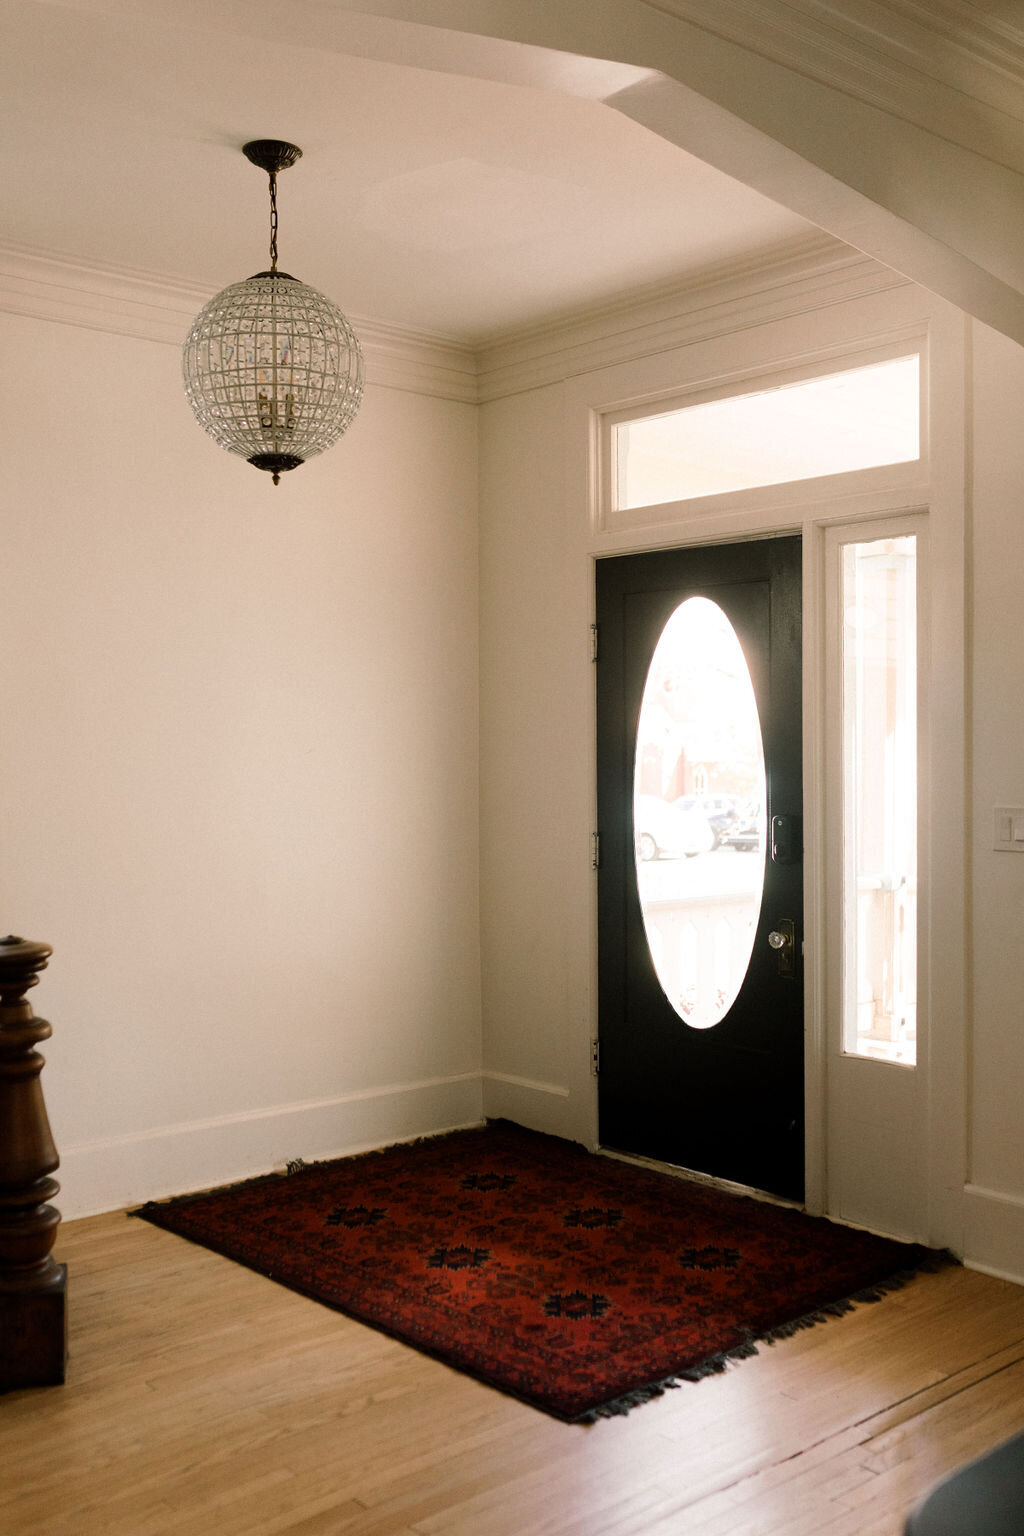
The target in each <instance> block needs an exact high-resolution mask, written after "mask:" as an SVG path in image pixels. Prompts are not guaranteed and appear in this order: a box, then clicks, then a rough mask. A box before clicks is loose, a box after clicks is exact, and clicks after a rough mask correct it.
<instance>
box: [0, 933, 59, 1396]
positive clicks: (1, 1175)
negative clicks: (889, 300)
mask: <svg viewBox="0 0 1024 1536" xmlns="http://www.w3.org/2000/svg"><path fill="white" fill-rule="evenodd" d="M52 953H53V951H52V949H51V948H50V946H49V944H36V943H33V942H32V940H31V939H19V938H16V937H15V936H14V935H13V934H8V935H7V937H6V938H0V1392H9V1391H11V1390H12V1389H13V1388H15V1387H44V1386H51V1385H53V1384H55V1383H57V1382H62V1381H63V1380H64V1367H65V1361H66V1357H67V1324H66V1311H65V1291H66V1286H67V1275H66V1271H65V1268H64V1265H63V1264H58V1263H57V1262H56V1260H55V1259H54V1257H53V1253H52V1249H53V1245H54V1242H55V1240H56V1237H57V1225H58V1223H59V1221H60V1212H59V1211H56V1210H55V1209H54V1208H53V1206H52V1205H50V1204H49V1203H48V1202H49V1201H50V1200H51V1199H52V1197H53V1196H54V1195H55V1194H56V1193H57V1191H58V1189H59V1188H60V1185H59V1184H58V1183H57V1181H56V1179H54V1178H51V1174H52V1173H53V1170H54V1169H55V1168H56V1167H57V1165H58V1163H59V1162H60V1159H59V1158H58V1156H57V1149H56V1147H55V1146H54V1144H53V1137H52V1135H51V1133H50V1122H49V1120H48V1119H47V1115H46V1105H45V1104H44V1103H43V1090H42V1084H41V1083H40V1081H39V1074H40V1072H41V1071H42V1069H43V1058H42V1056H40V1054H39V1052H38V1051H37V1050H36V1049H35V1047H36V1046H37V1045H38V1044H39V1042H40V1041H41V1040H47V1039H49V1037H50V1034H51V1033H52V1031H51V1029H50V1026H49V1024H48V1023H47V1022H46V1020H45V1019H37V1018H36V1016H35V1014H34V1013H33V1011H32V1004H31V1003H29V1002H26V1000H25V993H26V992H27V991H28V990H29V988H30V987H34V986H35V985H36V982H37V981H38V979H39V978H38V975H37V972H39V971H42V970H45V969H46V962H47V960H48V959H49V958H50V955H51V954H52Z"/></svg>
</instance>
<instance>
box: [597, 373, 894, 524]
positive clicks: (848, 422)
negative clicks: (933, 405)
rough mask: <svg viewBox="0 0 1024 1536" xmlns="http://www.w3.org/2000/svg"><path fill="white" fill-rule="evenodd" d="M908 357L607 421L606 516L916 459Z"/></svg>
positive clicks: (719, 394)
mask: <svg viewBox="0 0 1024 1536" xmlns="http://www.w3.org/2000/svg"><path fill="white" fill-rule="evenodd" d="M920 364H921V360H920V356H919V354H918V353H917V352H916V351H915V352H913V353H912V354H909V355H906V356H901V357H889V358H885V359H883V360H881V361H872V362H870V363H865V364H862V365H860V366H858V367H854V368H845V369H843V370H842V371H838V372H837V371H833V372H829V373H818V374H816V375H815V376H814V377H806V376H805V377H802V378H797V379H795V380H794V379H793V378H792V377H790V378H789V379H788V380H786V381H783V382H780V381H778V380H776V381H773V382H772V383H771V384H770V385H768V386H766V387H762V388H759V389H756V390H754V389H750V388H747V389H746V390H745V392H742V393H736V392H734V393H729V394H723V393H722V391H720V390H719V391H717V392H716V395H715V397H714V398H708V397H707V396H706V395H704V396H702V397H701V398H699V399H691V400H690V401H688V402H687V403H686V404H684V405H678V404H675V405H673V407H672V408H671V409H665V408H664V407H663V408H661V409H659V410H658V411H657V412H652V411H651V408H650V406H649V405H648V406H646V407H644V408H643V411H642V412H640V411H630V412H616V413H615V414H614V415H612V416H610V417H608V418H606V419H607V421H608V424H609V427H610V433H609V434H608V439H607V442H606V452H607V455H608V462H607V473H608V482H609V484H608V488H609V491H610V497H611V511H612V512H625V511H630V510H632V509H634V508H638V507H648V506H658V505H663V504H665V503H667V502H679V501H690V500H694V499H696V498H698V497H703V496H717V495H722V494H726V493H729V492H736V491H749V490H753V489H756V488H758V487H761V486H772V485H784V484H788V483H791V482H793V481H799V480H811V479H818V478H820V477H822V476H826V475H839V474H848V473H850V472H852V471H857V470H866V469H875V468H878V467H881V466H884V465H890V464H906V463H911V462H914V461H916V460H918V459H919V458H920V457H921V386H920V372H921V367H920Z"/></svg>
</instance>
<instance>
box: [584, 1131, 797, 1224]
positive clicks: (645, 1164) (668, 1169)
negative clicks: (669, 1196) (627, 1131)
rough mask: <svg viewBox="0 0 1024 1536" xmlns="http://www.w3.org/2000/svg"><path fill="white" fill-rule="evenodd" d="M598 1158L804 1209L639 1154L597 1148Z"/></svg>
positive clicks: (748, 1187)
mask: <svg viewBox="0 0 1024 1536" xmlns="http://www.w3.org/2000/svg"><path fill="white" fill-rule="evenodd" d="M597 1155H598V1157H610V1158H612V1159H613V1160H614V1161H615V1162H617V1163H632V1164H633V1166H634V1167H636V1168H650V1169H652V1170H653V1171H654V1172H655V1173H667V1174H669V1175H670V1177H671V1178H674V1179H685V1180H687V1181H688V1182H689V1183H691V1184H706V1185H707V1186H708V1187H709V1188H710V1189H721V1190H724V1191H725V1192H726V1193H727V1194H730V1195H745V1196H746V1197H747V1198H748V1199H749V1200H761V1201H762V1202H763V1203H764V1204H765V1205H781V1206H784V1207H785V1208H786V1209H787V1210H791V1211H802V1210H804V1209H805V1205H804V1202H803V1201H802V1200H787V1199H785V1198H784V1196H782V1195H772V1194H769V1193H768V1191H767V1190H766V1189H754V1188H753V1187H752V1186H751V1185H749V1184H734V1183H733V1182H732V1180H731V1179H718V1178H715V1176H714V1175H713V1174H710V1173H700V1172H698V1170H697V1169H696V1168H682V1167H680V1166H679V1164H678V1163H662V1162H659V1161H658V1159H657V1158H656V1157H643V1156H641V1154H640V1153H639V1152H616V1151H615V1150H614V1149H613V1148H612V1147H598V1149H597Z"/></svg>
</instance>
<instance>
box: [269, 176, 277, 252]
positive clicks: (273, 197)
mask: <svg viewBox="0 0 1024 1536" xmlns="http://www.w3.org/2000/svg"><path fill="white" fill-rule="evenodd" d="M270 270H271V272H276V271H277V173H276V171H271V172H270Z"/></svg>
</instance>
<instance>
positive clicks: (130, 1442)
mask: <svg viewBox="0 0 1024 1536" xmlns="http://www.w3.org/2000/svg"><path fill="white" fill-rule="evenodd" d="M59 1254H60V1257H61V1258H62V1259H64V1260H65V1262H67V1264H68V1265H69V1275H70V1285H69V1299H70V1319H71V1358H70V1363H69V1379H68V1383H67V1385H66V1386H65V1387H63V1388H50V1389H43V1390H39V1391H33V1392H17V1393H11V1394H8V1395H7V1396H6V1397H3V1398H0V1469H2V1476H0V1529H2V1531H3V1532H4V1536H207V1533H209V1536H679V1533H681V1532H682V1533H685V1536H898V1533H899V1530H900V1527H901V1524H902V1520H903V1518H904V1515H905V1513H906V1510H907V1509H908V1508H909V1507H910V1505H911V1504H912V1503H913V1502H915V1501H916V1499H917V1498H918V1497H920V1495H921V1494H922V1493H923V1492H924V1491H925V1489H926V1488H927V1487H928V1486H930V1484H931V1483H932V1482H934V1481H935V1480H936V1479H937V1478H938V1477H940V1476H942V1475H944V1474H945V1473H946V1472H948V1471H950V1470H952V1469H953V1468H954V1467H955V1466H956V1465H958V1464H959V1463H961V1462H962V1461H964V1460H966V1459H968V1458H970V1457H972V1456H974V1455H976V1454H979V1453H980V1452H981V1451H984V1450H986V1449H988V1448H989V1447H990V1446H992V1445H994V1444H997V1443H998V1442H1000V1441H1001V1440H1003V1439H1005V1438H1006V1437H1007V1436H1009V1435H1010V1434H1012V1433H1015V1432H1016V1431H1018V1430H1020V1429H1022V1428H1024V1289H1022V1288H1020V1287H1017V1286H1014V1285H1011V1284H1009V1283H1008V1282H1005V1281H999V1280H993V1279H990V1278H988V1277H985V1276H982V1275H978V1274H972V1273H971V1272H970V1271H967V1270H962V1269H957V1268H951V1269H948V1270H944V1271H942V1272H940V1273H938V1274H935V1275H926V1276H921V1277H919V1278H918V1279H916V1280H914V1281H912V1282H911V1283H910V1284H908V1285H907V1286H906V1287H905V1288H904V1289H903V1290H901V1291H898V1292H895V1293H894V1294H893V1295H891V1296H889V1297H886V1298H885V1299H884V1300H882V1301H881V1302H879V1303H877V1304H874V1305H871V1306H863V1307H859V1308H857V1309H856V1310H855V1311H854V1312H853V1313H852V1314H850V1315H849V1316H847V1317H845V1318H843V1319H840V1320H836V1321H830V1322H828V1323H826V1324H824V1325H822V1326H820V1327H816V1328H813V1329H810V1330H808V1331H806V1332H801V1333H799V1334H797V1335H796V1336H795V1337H794V1338H792V1339H789V1340H785V1341H782V1342H780V1343H777V1344H775V1345H772V1346H770V1347H769V1346H765V1347H762V1348H761V1351H760V1353H759V1354H758V1356H757V1357H756V1358H754V1359H751V1360H749V1361H745V1362H743V1363H742V1364H740V1365H738V1366H735V1367H731V1368H730V1369H729V1370H728V1371H726V1372H725V1373H724V1374H723V1375H721V1376H719V1377H715V1378H712V1379H709V1380H707V1381H705V1382H701V1383H699V1384H696V1385H694V1384H683V1385H682V1386H680V1387H679V1388H678V1389H677V1390H674V1391H669V1392H667V1393H666V1394H665V1395H664V1397H662V1398H661V1399H659V1400H657V1401H654V1402H652V1403H650V1404H648V1405H647V1406H645V1407H644V1408H642V1409H639V1410H635V1411H634V1412H633V1413H631V1414H630V1415H628V1417H624V1418H618V1419H608V1420H602V1421H599V1422H598V1423H597V1424H595V1425H593V1426H591V1427H589V1428H584V1427H581V1426H572V1425H564V1424H560V1423H558V1422H557V1421H555V1420H553V1419H550V1418H548V1417H547V1416H546V1415H544V1414H541V1413H539V1412H537V1411H535V1410H533V1409H530V1408H528V1407H527V1406H525V1405H524V1404H522V1403H519V1402H516V1401H515V1400H513V1399H511V1398H508V1397H505V1396H504V1395H502V1394H500V1393H498V1392H496V1391H493V1390H492V1389H490V1388H488V1387H486V1386H484V1385H482V1384H481V1383H479V1382H476V1381H473V1380H471V1379H470V1378H468V1377H465V1376H461V1375H460V1374H459V1373H457V1372H455V1371H453V1370H451V1369H449V1368H448V1367H447V1366H444V1365H442V1364H440V1363H439V1362H437V1361H433V1360H429V1359H427V1358H425V1357H424V1356H422V1355H419V1354H417V1353H416V1352H415V1351H413V1350H411V1349H408V1348H406V1347H405V1346H403V1345H401V1344H400V1343H398V1342H396V1341H395V1340H393V1339H389V1338H386V1337H385V1336H384V1335H382V1334H379V1333H375V1332H374V1331H373V1330H371V1329H367V1328H364V1327H362V1326H361V1325H359V1324H357V1323H355V1322H353V1321H351V1320H350V1319H347V1318H345V1317H342V1316H341V1315H339V1314H337V1313H334V1312H332V1311H330V1310H329V1309H327V1308H324V1307H320V1306H318V1305H317V1304H316V1303H314V1302H311V1301H309V1300H307V1299H305V1298H303V1297H299V1296H296V1295H294V1294H292V1293H291V1292H289V1291H287V1290H285V1289H283V1288H282V1287H280V1286H277V1285H274V1284H273V1283H272V1282H269V1281H267V1280H264V1279H263V1278H261V1277H260V1276H258V1275H255V1274H253V1273H251V1272H249V1271H247V1270H244V1269H242V1268H240V1267H239V1266H237V1265H233V1264H231V1263H229V1262H228V1261H227V1260H224V1259H221V1258H219V1257H218V1256H217V1255H215V1254H211V1253H209V1252H207V1251H206V1250H204V1249H202V1248H197V1247H195V1246H194V1245H192V1244H190V1243H186V1242H184V1241H183V1240H181V1239H179V1238H176V1237H174V1236H172V1235H171V1234H169V1233H166V1232H162V1231H160V1230H159V1229H157V1228H155V1227H151V1226H149V1225H148V1224H145V1223H142V1222H138V1221H130V1220H126V1219H125V1217H124V1216H123V1215H114V1216H102V1217H96V1218H92V1219H90V1220H87V1221H81V1222H72V1223H67V1224H66V1225H65V1226H64V1228H63V1229H62V1231H61V1241H60V1249H59ZM55 1469H59V1473H55Z"/></svg>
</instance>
